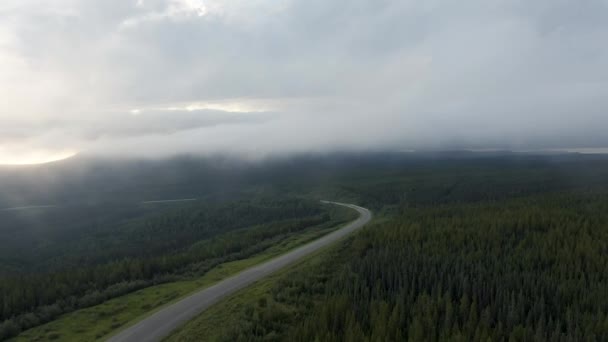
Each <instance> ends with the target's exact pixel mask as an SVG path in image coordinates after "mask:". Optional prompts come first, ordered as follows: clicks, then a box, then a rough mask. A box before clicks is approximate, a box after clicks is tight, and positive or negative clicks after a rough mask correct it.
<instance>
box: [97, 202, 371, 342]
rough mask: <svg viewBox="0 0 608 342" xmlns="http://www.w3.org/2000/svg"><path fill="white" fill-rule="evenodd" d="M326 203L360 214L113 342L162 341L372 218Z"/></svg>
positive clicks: (361, 211)
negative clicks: (202, 313) (188, 323)
mask: <svg viewBox="0 0 608 342" xmlns="http://www.w3.org/2000/svg"><path fill="white" fill-rule="evenodd" d="M322 202H323V203H326V204H336V205H341V206H344V207H348V208H352V209H354V210H356V211H358V212H359V214H360V216H359V218H358V219H356V220H355V221H353V222H351V223H349V224H348V225H346V226H345V227H343V228H341V229H339V230H336V231H334V232H332V233H330V234H328V235H325V236H324V237H322V238H320V239H317V240H315V241H312V242H310V243H308V244H306V245H304V246H301V247H299V248H296V249H294V250H293V251H291V252H288V253H287V254H283V255H281V256H279V257H276V258H274V259H272V260H270V261H267V262H265V263H263V264H260V265H257V266H254V267H251V268H249V269H247V270H244V271H242V272H240V273H238V274H237V275H234V276H232V277H230V278H227V279H225V280H223V281H221V282H219V283H217V284H215V285H213V286H211V287H208V288H205V289H203V290H201V291H199V292H197V293H194V294H192V295H190V296H188V297H186V298H184V299H182V300H180V301H179V302H176V303H174V304H171V305H169V306H167V307H165V308H163V309H161V310H160V311H157V312H156V313H154V314H152V315H151V316H149V317H147V318H145V319H144V320H142V321H140V322H139V323H137V324H135V325H133V326H131V327H129V328H127V329H125V330H123V331H121V332H119V333H118V334H116V335H114V336H113V337H111V338H110V339H109V340H108V341H109V342H127V341H128V342H131V341H132V342H143V341H146V342H148V341H160V340H162V339H163V338H165V337H167V336H168V335H169V334H171V332H172V331H174V330H175V329H177V328H179V327H180V326H181V325H183V324H184V323H186V322H188V321H189V320H191V319H193V318H194V317H196V316H197V315H198V314H200V313H201V312H203V311H204V310H205V309H207V308H209V307H210V306H211V305H213V304H215V303H217V302H218V301H220V300H221V299H222V298H224V297H226V296H228V295H230V294H233V293H234V292H236V291H238V290H240V289H242V288H244V287H246V286H248V285H251V284H252V283H254V282H256V281H257V280H260V279H262V278H264V277H265V276H268V275H269V274H271V273H273V272H276V271H278V270H280V269H283V268H285V267H287V266H289V265H290V264H292V263H294V262H296V261H298V260H300V259H302V258H303V257H305V256H307V255H309V254H311V253H313V252H315V251H317V250H319V249H321V248H323V247H325V246H327V245H329V244H331V243H333V242H336V241H337V240H339V239H341V238H343V237H344V236H346V235H348V234H350V233H352V232H353V231H355V230H357V229H359V228H361V227H363V226H364V225H365V224H366V223H368V222H369V221H370V220H371V219H372V213H371V212H370V211H369V210H367V209H365V208H362V207H359V206H356V205H354V204H346V203H337V202H329V201H322Z"/></svg>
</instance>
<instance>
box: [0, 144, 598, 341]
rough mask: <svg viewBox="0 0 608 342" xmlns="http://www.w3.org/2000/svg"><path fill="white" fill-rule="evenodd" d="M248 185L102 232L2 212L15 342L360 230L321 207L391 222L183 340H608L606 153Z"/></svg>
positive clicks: (447, 163) (99, 220)
mask: <svg viewBox="0 0 608 342" xmlns="http://www.w3.org/2000/svg"><path fill="white" fill-rule="evenodd" d="M193 172H194V171H193V170H192V168H188V175H189V176H188V179H191V177H192V176H191V175H192V173H193ZM239 172H240V173H239V174H237V175H236V176H235V178H238V179H239V182H240V183H239V184H240V185H241V187H242V192H240V193H238V194H234V193H233V194H232V195H231V196H230V199H222V200H218V199H217V198H216V197H214V196H215V195H213V196H211V195H210V196H209V197H208V198H207V199H205V200H202V201H200V202H197V203H193V204H184V205H179V206H175V207H169V208H165V209H162V210H160V209H159V208H158V207H152V208H149V207H145V208H137V209H133V208H131V209H129V210H127V209H125V208H127V207H124V206H123V207H121V208H119V210H118V209H116V210H115V211H112V210H109V209H108V210H107V212H105V214H104V215H99V214H91V215H90V216H92V217H95V218H96V220H95V222H94V224H88V223H87V222H90V221H87V217H86V215H84V214H82V217H80V216H78V215H69V217H71V218H74V217H75V218H76V219H75V220H66V219H65V218H64V216H65V215H60V214H59V213H58V211H52V210H49V211H45V212H44V213H43V212H41V213H39V214H37V215H38V216H36V217H34V218H32V216H31V215H33V214H27V216H26V217H17V216H15V215H17V214H16V213H12V212H0V214H2V215H4V216H3V217H4V218H3V230H2V231H1V233H2V234H3V236H4V237H5V238H4V241H5V246H3V249H2V254H1V256H2V259H1V262H0V265H1V266H2V267H1V268H0V271H2V272H1V274H2V275H1V278H0V280H1V282H0V294H1V297H0V298H1V300H2V301H1V303H0V304H1V305H0V310H1V311H0V314H1V318H2V321H3V322H2V323H0V332H1V334H2V335H0V337H2V338H8V337H11V336H15V335H16V334H18V333H19V332H21V331H24V330H27V329H28V328H31V327H36V326H39V325H41V324H44V323H45V322H49V321H53V320H55V319H57V318H58V317H61V316H62V315H63V314H65V313H69V312H73V311H75V310H78V309H80V308H86V307H91V306H94V305H96V304H99V303H103V302H104V301H107V300H109V299H112V298H121V297H120V296H122V295H125V294H128V293H132V292H134V291H137V290H139V289H143V288H147V287H150V286H155V285H157V284H162V283H170V282H174V281H177V280H180V279H193V278H196V277H200V276H201V275H204V274H206V273H207V272H208V271H209V270H211V269H213V268H214V267H216V266H217V265H219V264H221V263H223V262H226V261H231V260H242V259H245V258H247V257H250V256H252V255H255V254H256V253H259V252H261V251H264V250H266V249H268V248H270V247H271V246H273V245H276V244H277V243H279V242H281V241H283V240H285V239H287V238H289V237H292V236H295V235H297V234H299V233H300V232H303V231H306V230H308V229H310V228H311V227H319V226H324V227H331V226H335V225H338V224H340V223H344V222H346V221H348V220H351V219H352V218H353V216H352V215H348V214H346V213H344V212H337V211H335V210H331V209H329V208H327V207H323V206H322V205H320V204H319V202H318V200H319V199H334V200H340V201H344V202H348V203H357V204H360V205H362V206H365V207H367V208H370V209H371V210H372V211H373V212H374V216H375V218H374V220H373V221H372V223H370V224H369V225H368V226H366V227H364V228H363V229H362V230H361V231H359V232H357V233H355V234H353V235H352V236H350V237H349V238H347V239H345V240H344V241H342V242H339V243H338V244H336V245H334V246H333V247H330V248H328V249H327V250H324V251H323V252H322V253H320V254H318V255H315V256H314V257H313V258H311V259H310V260H307V261H305V262H302V263H299V264H297V265H295V266H294V267H292V268H290V269H289V270H287V271H285V272H283V273H281V274H278V275H276V276H273V277H272V279H270V280H268V281H267V282H266V283H264V284H261V285H260V286H262V285H264V286H266V287H264V288H263V291H262V290H260V291H261V292H260V291H258V292H256V294H255V295H250V294H249V292H247V291H246V290H245V291H244V292H243V293H242V294H240V295H241V296H244V299H243V304H242V305H238V306H237V307H236V308H233V309H230V310H232V311H230V312H229V314H228V317H230V318H229V319H228V320H226V321H224V322H222V323H223V324H221V325H218V324H216V325H214V326H209V325H208V323H206V322H207V321H206V320H205V317H204V315H205V313H203V314H202V315H201V316H200V317H199V318H197V319H195V320H194V321H192V322H190V323H188V324H187V325H186V326H185V327H184V328H183V329H181V330H179V331H178V332H176V333H175V335H173V336H172V337H170V338H169V340H174V341H200V340H220V341H605V340H608V279H607V277H608V159H607V158H604V157H588V156H587V157H584V156H579V155H570V156H527V155H526V156H513V155H506V156H504V155H498V156H496V155H491V156H487V155H483V156H477V155H469V154H467V155H465V156H462V155H458V156H452V155H431V156H429V155H421V156H407V157H403V156H400V155H380V156H378V155H371V156H369V155H368V156H361V155H356V156H348V157H341V159H339V158H338V159H337V161H336V159H334V160H332V161H330V160H329V159H324V158H317V159H315V158H303V159H300V160H296V161H293V160H291V161H289V162H277V163H275V164H274V165H271V166H266V167H265V168H264V169H261V168H259V167H257V168H253V169H242V170H241V171H239ZM235 174H236V173H235ZM207 177H211V176H209V173H207ZM224 177H226V176H225V175H224ZM223 182H224V183H226V184H229V183H231V181H230V180H229V179H224V180H223ZM231 191H232V190H231ZM220 192H221V190H220ZM131 196H134V195H133V193H132V191H131ZM62 210H68V209H62ZM69 210H72V209H69ZM91 210H93V209H91ZM350 214H352V213H350ZM20 215H21V214H20ZM23 215H25V214H23ZM45 215H46V216H45ZM45 220H47V221H45ZM48 220H50V221H48ZM24 222H26V223H27V224H25V223H24ZM44 222H53V225H52V227H53V229H52V231H50V232H49V231H45V230H44V229H45V225H44ZM41 223H42V224H41ZM17 228H19V229H20V230H21V234H15V233H14V232H15V231H16V230H17ZM11 229H13V230H11ZM40 232H44V234H41V233H40ZM41 237H43V238H41ZM32 239H34V240H33V241H34V242H35V243H34V244H32ZM6 241H10V243H8V242H6ZM28 244H29V245H33V246H35V248H33V249H27V248H26V246H28ZM254 286H255V285H254ZM236 296H239V294H237V295H236ZM222 305H223V304H222V303H220V304H218V305H217V306H216V308H215V309H216V310H223V309H222V308H223V307H222ZM209 336H213V338H210V337H209Z"/></svg>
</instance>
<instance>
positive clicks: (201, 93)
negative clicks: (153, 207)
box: [0, 0, 608, 157]
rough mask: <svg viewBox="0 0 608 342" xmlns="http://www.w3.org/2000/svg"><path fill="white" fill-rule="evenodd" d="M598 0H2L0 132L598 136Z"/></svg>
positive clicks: (602, 1)
mask: <svg viewBox="0 0 608 342" xmlns="http://www.w3.org/2000/svg"><path fill="white" fill-rule="evenodd" d="M607 40H608V1H606V0H588V1H572V0H539V1H534V2H530V1H523V0H491V1H487V0H466V1H457V2H455V1H447V0H445V1H442V0H436V1H420V0H416V1H413V0H405V1H396V0H395V1H393V0H354V1H353V0H349V1H346V0H338V1H326V0H310V1H300V0H283V1H271V0H223V1H222V0H133V1H101V0H99V1H95V0H57V1H52V2H46V1H40V0H4V1H2V3H1V4H0V93H1V94H2V98H3V100H2V101H0V145H1V147H2V148H1V149H0V150H2V151H4V153H5V154H10V151H23V150H28V149H29V150H45V151H46V150H57V151H65V150H70V151H79V152H82V153H91V154H108V155H124V154H128V155H133V156H147V157H154V156H166V155H172V154H176V153H216V152H230V153H236V154H246V155H266V154H273V153H290V152H302V151H329V150H353V149H354V150H358V149H392V150H411V149H424V148H450V149H451V148H513V149H537V148H538V149H550V148H563V147H605V146H608V135H607V134H605V129H606V127H608V45H607V44H605V43H604V42H605V41H607Z"/></svg>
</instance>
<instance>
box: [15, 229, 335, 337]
mask: <svg viewBox="0 0 608 342" xmlns="http://www.w3.org/2000/svg"><path fill="white" fill-rule="evenodd" d="M338 227H339V225H336V226H333V227H329V228H328V227H326V226H325V227H323V226H322V227H312V228H310V229H307V230H305V231H304V232H302V233H301V234H297V235H293V236H291V237H288V238H287V239H285V240H283V241H282V242H281V243H279V244H277V245H275V246H273V247H271V248H268V249H266V250H265V251H263V252H261V253H259V254H256V255H254V256H252V257H250V258H247V259H243V260H237V261H232V262H226V263H223V264H220V265H218V266H216V267H215V268H213V269H212V270H211V271H209V272H207V273H206V274H205V275H204V276H202V277H200V278H197V279H192V280H184V281H178V282H172V283H166V284H162V285H157V286H153V287H149V288H145V289H142V290H139V291H136V292H133V293H130V294H128V295H124V296H121V297H118V298H114V299H111V300H108V301H106V302H104V303H102V304H99V305H96V306H93V307H90V308H86V309H81V310H78V311H75V312H72V313H69V314H66V315H63V316H61V317H60V318H59V319H57V320H54V321H52V322H49V323H47V324H44V325H41V326H38V327H36V328H33V329H30V330H27V331H25V332H23V333H21V334H20V335H19V336H17V337H16V338H14V339H13V341H49V340H58V341H97V340H102V339H106V338H108V337H109V336H111V335H113V334H115V333H116V332H118V331H120V330H121V329H124V328H126V327H128V326H131V325H133V324H135V323H137V322H138V321H140V320H141V319H143V318H145V317H147V316H148V315H150V314H152V313H154V312H155V311H157V310H159V309H161V308H162V307H164V306H166V305H168V304H171V303H173V302H175V301H177V300H179V299H181V298H183V297H185V296H187V295H189V294H192V293H193V292H196V291H198V290H201V289H203V288H206V287H209V286H211V285H213V284H215V283H217V282H219V281H221V280H223V279H225V278H227V277H229V276H232V275H234V274H236V273H238V272H240V271H242V270H245V269H247V268H249V267H251V266H254V265H257V264H260V263H262V262H264V261H267V260H269V259H272V258H274V257H276V256H278V255H281V254H284V253H286V252H287V251H289V250H291V249H294V248H296V247H298V246H301V245H303V244H305V243H307V242H310V241H312V240H314V239H317V238H319V237H321V236H322V235H325V234H327V233H329V232H330V231H333V230H335V229H336V228H338Z"/></svg>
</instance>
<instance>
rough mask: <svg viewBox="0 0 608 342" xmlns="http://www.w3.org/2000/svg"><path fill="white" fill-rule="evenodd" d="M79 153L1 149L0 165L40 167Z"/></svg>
mask: <svg viewBox="0 0 608 342" xmlns="http://www.w3.org/2000/svg"><path fill="white" fill-rule="evenodd" d="M77 154H78V152H74V151H70V150H64V151H51V150H29V151H19V150H14V151H7V150H5V149H2V148H0V165H38V164H46V163H52V162H56V161H60V160H64V159H68V158H72V157H74V156H75V155H77Z"/></svg>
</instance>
